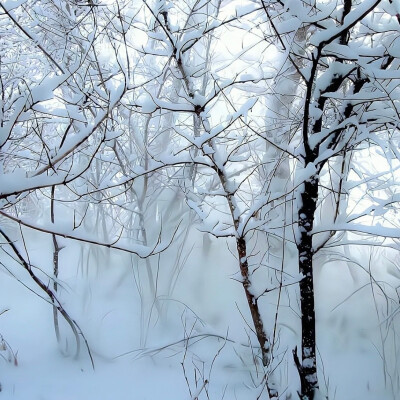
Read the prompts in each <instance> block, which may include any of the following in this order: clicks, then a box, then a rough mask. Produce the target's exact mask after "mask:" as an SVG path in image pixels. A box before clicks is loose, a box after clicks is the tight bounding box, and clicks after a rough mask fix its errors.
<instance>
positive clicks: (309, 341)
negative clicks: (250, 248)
mask: <svg viewBox="0 0 400 400" xmlns="http://www.w3.org/2000/svg"><path fill="white" fill-rule="evenodd" d="M318 184H319V180H318V178H317V177H316V176H313V177H311V178H310V179H309V180H307V181H306V182H304V184H303V190H301V192H300V196H301V202H302V203H301V206H300V207H299V211H298V216H299V236H300V238H299V239H300V240H299V242H298V244H297V249H298V252H299V272H300V273H301V274H302V275H303V279H302V280H301V281H300V304H301V326H302V332H301V338H302V343H301V359H302V363H301V364H300V362H299V361H298V359H297V355H296V354H294V356H295V360H296V365H297V369H298V371H299V375H300V382H301V395H300V398H301V399H303V400H312V399H313V398H314V391H315V389H316V388H318V378H317V363H316V350H315V349H316V341H315V307H314V277H313V260H312V259H313V248H312V234H311V231H312V229H313V225H314V215H315V211H316V209H317V198H318Z"/></svg>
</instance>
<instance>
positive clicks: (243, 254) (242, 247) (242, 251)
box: [236, 237, 270, 366]
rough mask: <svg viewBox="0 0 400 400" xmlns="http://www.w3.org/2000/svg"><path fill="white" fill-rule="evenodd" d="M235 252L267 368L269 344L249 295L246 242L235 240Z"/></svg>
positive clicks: (263, 360) (250, 294)
mask: <svg viewBox="0 0 400 400" xmlns="http://www.w3.org/2000/svg"><path fill="white" fill-rule="evenodd" d="M236 246H237V252H238V256H239V266H240V273H241V274H242V285H243V288H244V291H245V293H246V298H247V303H248V305H249V309H250V313H251V317H252V319H253V323H254V328H255V333H256V336H257V339H258V343H259V344H260V347H261V354H262V362H263V365H264V366H267V365H268V364H269V362H270V344H269V340H268V338H267V335H266V333H265V330H264V324H263V321H262V318H261V315H260V309H259V308H258V302H257V298H256V297H255V296H254V294H252V293H251V289H250V286H251V282H250V279H249V265H248V261H247V248H246V240H245V239H244V238H243V237H239V238H238V239H236Z"/></svg>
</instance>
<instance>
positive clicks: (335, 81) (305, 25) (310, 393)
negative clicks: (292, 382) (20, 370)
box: [0, 0, 400, 400]
mask: <svg viewBox="0 0 400 400" xmlns="http://www.w3.org/2000/svg"><path fill="white" fill-rule="evenodd" d="M399 12H400V10H399V9H398V5H397V4H395V3H394V2H392V0H385V1H384V0H364V1H361V0H360V1H356V0H343V1H338V2H326V1H316V0H303V1H301V0H297V1H293V0H290V1H289V0H282V1H269V0H257V1H256V0H255V1H249V2H247V3H245V4H244V5H243V4H239V3H238V4H236V2H234V1H233V2H230V1H222V0H193V1H192V0H191V1H181V0H176V1H175V0H173V1H165V0H154V1H147V0H143V1H140V2H139V1H124V0H122V1H117V2H102V1H98V2H97V1H89V2H75V1H70V0H68V1H62V0H51V1H50V0H39V1H31V0H25V1H23V0H22V1H11V0H8V1H6V2H2V3H1V4H0V68H1V71H0V91H1V99H0V163H1V176H0V201H1V210H0V214H1V216H2V218H1V221H2V225H1V227H0V233H1V235H2V256H1V258H2V265H3V267H4V268H6V269H7V268H9V266H8V265H9V264H8V263H15V262H17V263H19V264H20V265H21V267H22V268H24V269H25V270H26V271H27V273H29V274H30V276H31V278H32V279H33V281H34V282H35V283H36V284H37V285H38V286H39V288H40V291H41V295H42V296H44V297H45V298H46V299H48V300H49V301H50V302H51V303H52V305H53V307H54V324H55V329H56V335H57V338H58V339H59V340H60V335H62V332H60V327H59V320H58V318H59V314H60V315H61V316H62V317H63V318H64V319H65V320H66V321H67V322H68V324H69V325H70V328H71V329H72V330H73V332H74V335H75V337H76V343H77V346H76V352H77V353H79V349H80V345H79V343H80V341H81V340H82V332H81V331H80V328H79V326H78V325H77V323H76V322H75V320H74V318H73V317H72V316H70V315H69V313H68V309H66V308H64V307H63V306H62V304H61V302H60V301H59V300H58V296H59V292H60V290H62V289H60V287H59V284H58V276H59V273H60V270H59V266H60V262H59V260H60V258H61V257H63V252H62V250H63V248H64V246H65V245H66V243H68V241H69V240H72V241H79V242H81V243H82V244H84V243H89V244H92V245H96V246H98V247H97V248H98V249H104V252H103V255H104V256H106V255H107V254H108V253H107V252H108V249H117V250H120V251H123V252H126V253H130V254H132V263H133V265H134V268H136V272H135V273H136V274H141V275H143V278H142V281H143V282H144V279H145V280H146V281H145V284H143V285H142V288H141V289H140V290H141V291H142V295H143V298H144V299H147V300H146V301H144V303H143V312H142V328H143V329H144V326H146V322H145V319H146V315H147V314H148V313H149V312H150V310H152V312H154V310H153V306H154V309H155V310H156V313H157V315H158V316H160V317H161V316H162V314H163V307H164V305H163V304H162V302H160V298H159V296H158V291H159V290H160V288H159V287H158V285H157V277H156V276H155V273H156V272H155V271H156V268H160V269H161V270H162V269H163V262H164V263H165V264H168V274H167V273H165V277H166V278H165V282H164V289H163V290H164V292H165V295H166V296H168V295H171V294H172V292H173V289H174V285H175V283H176V280H177V276H178V274H179V271H180V269H181V268H182V267H183V266H184V264H185V263H187V262H190V251H189V252H185V251H184V249H185V248H186V247H185V246H186V243H187V238H188V236H189V233H190V231H191V230H193V229H194V228H193V227H194V226H195V229H198V230H200V231H202V232H204V233H205V234H204V235H205V238H206V239H205V241H210V240H211V241H213V242H214V241H220V242H223V241H224V240H228V241H229V243H230V250H231V251H232V252H233V253H234V254H235V257H236V259H237V265H233V266H232V273H234V272H235V271H239V273H238V275H237V280H238V281H239V283H240V284H241V285H242V286H243V295H244V296H245V297H246V299H247V304H248V311H249V314H248V316H247V317H246V318H247V322H248V324H249V325H250V326H251V327H252V329H253V332H254V338H255V339H256V341H257V343H258V346H259V362H260V364H262V365H263V367H264V369H265V377H266V378H265V385H266V388H267V392H268V396H269V397H270V398H284V397H280V396H284V395H283V394H282V391H284V387H285V383H284V382H283V381H282V378H281V375H280V374H279V372H278V371H279V365H280V364H281V362H282V360H283V358H286V360H287V362H291V363H292V364H293V365H295V366H296V369H297V372H298V378H299V387H298V394H299V397H300V398H301V399H303V400H312V399H313V398H314V396H315V393H316V391H317V390H318V388H319V386H320V383H319V380H318V365H319V364H318V360H317V351H316V345H317V342H316V316H315V304H314V303H315V292H314V278H313V275H314V269H315V268H314V264H315V262H316V261H315V260H316V258H317V257H319V256H320V258H321V259H323V260H325V262H328V261H329V260H331V259H334V258H335V257H337V256H338V255H340V256H341V257H342V258H343V259H346V257H349V255H348V251H349V249H350V248H351V246H352V245H358V244H363V245H365V244H367V245H369V246H387V247H391V248H394V249H397V248H398V238H399V237H400V234H399V233H398V232H399V231H398V226H397V221H396V216H397V212H398V204H399V203H398V201H399V194H398V186H397V181H398V175H397V170H398V168H399V150H398V146H399V131H398V127H399V122H400V121H399V114H398V107H399V98H400V97H399V88H398V85H399V78H400V73H399V66H400V59H399V57H400V52H399V46H400V39H399V32H400V17H399ZM16 227H17V229H16ZM25 228H30V229H33V230H36V231H40V232H42V233H46V234H48V235H49V237H51V240H52V246H53V249H52V251H53V261H52V263H53V264H52V271H51V274H50V275H46V274H43V273H41V272H40V271H38V270H37V269H36V267H37V266H34V265H32V264H31V262H30V259H29V252H28V251H27V247H26V244H25V241H24V235H23V229H25ZM91 249H92V250H91V251H95V250H93V249H95V247H93V246H92V247H91ZM221 249H222V247H221ZM98 251H101V250H98ZM204 251H206V246H205V247H204ZM221 251H225V250H221ZM168 252H169V253H168ZM171 257H173V261H172V262H171ZM167 259H168V260H169V261H167ZM294 259H295V260H297V261H296V262H293V260H294ZM89 260H90V258H89ZM160 260H161V261H160ZM288 260H290V262H288ZM348 261H349V259H348ZM165 268H167V267H165ZM215 268H218V265H215ZM366 269H367V268H366ZM371 279H372V278H371ZM284 299H292V300H293V302H294V304H295V303H298V304H299V310H297V311H298V313H299V315H300V321H299V325H298V326H299V338H300V340H299V341H298V343H297V342H296V343H295V342H293V341H292V342H290V341H287V340H285V339H284V334H283V333H281V332H280V331H279V329H278V326H279V321H280V318H281V312H282V311H281V304H282V302H284V301H286V300H284ZM270 304H274V306H273V307H271V306H270ZM146 307H147V308H146ZM85 340H86V339H85ZM144 342H145V333H144V334H143V343H144ZM86 345H87V343H86Z"/></svg>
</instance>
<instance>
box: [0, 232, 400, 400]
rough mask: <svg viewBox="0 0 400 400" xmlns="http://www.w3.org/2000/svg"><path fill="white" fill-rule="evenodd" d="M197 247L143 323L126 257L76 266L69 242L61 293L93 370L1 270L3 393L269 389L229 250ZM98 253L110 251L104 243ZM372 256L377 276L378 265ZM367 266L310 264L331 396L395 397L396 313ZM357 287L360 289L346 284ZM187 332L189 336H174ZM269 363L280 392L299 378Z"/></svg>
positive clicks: (172, 398)
mask: <svg viewBox="0 0 400 400" xmlns="http://www.w3.org/2000/svg"><path fill="white" fill-rule="evenodd" d="M39 239H40V240H39ZM47 245H48V242H46V239H44V238H42V237H38V240H37V241H36V249H33V248H32V249H31V251H30V256H31V258H32V259H33V260H35V262H36V263H37V262H38V261H40V260H41V261H42V265H43V266H45V267H46V265H47V267H50V265H51V263H49V262H48V260H51V257H50V256H49V257H47V255H46V252H45V250H46V246H47ZM200 247H201V246H197V249H195V250H194V251H193V252H192V254H191V257H190V259H189V261H188V262H187V264H186V266H185V268H183V270H182V272H181V275H180V277H179V280H178V283H177V285H176V288H175V292H174V294H173V296H171V298H169V299H167V298H166V297H165V298H163V297H162V296H161V297H160V298H161V299H162V301H161V303H162V305H161V307H162V310H163V313H162V318H158V317H154V318H152V317H150V320H149V318H148V315H149V314H146V315H145V316H144V317H142V323H141V311H140V310H141V309H140V296H139V295H138V290H137V286H136V283H135V279H134V275H133V273H132V267H131V266H130V262H129V260H130V258H129V257H128V256H126V255H120V254H118V255H117V254H114V255H111V256H110V257H109V258H108V266H106V265H104V263H103V265H101V262H98V263H97V264H96V265H94V264H93V263H92V264H91V265H90V266H89V269H88V270H87V271H86V272H85V273H83V272H82V264H81V263H80V262H79V259H80V257H81V253H80V250H79V249H80V248H79V246H78V245H76V244H74V245H69V247H68V249H67V250H65V254H64V255H63V257H64V258H63V261H62V265H61V269H62V271H64V272H63V273H62V274H61V275H60V282H61V283H62V284H63V290H62V291H61V292H60V298H61V299H62V301H63V304H64V306H65V307H66V309H68V311H69V313H70V314H71V315H72V316H73V317H74V319H76V321H77V322H78V324H79V325H80V327H81V328H82V331H83V332H84V334H85V336H86V338H87V340H88V343H89V346H90V348H91V351H92V355H93V358H94V363H95V370H94V371H93V369H92V367H91V363H90V359H89V356H88V353H87V351H86V350H85V347H84V346H82V350H81V354H80V356H79V358H78V359H74V358H73V357H72V355H73V353H74V341H73V337H72V336H71V335H70V333H69V329H68V327H67V326H66V325H65V324H64V323H61V332H62V337H63V339H62V341H63V343H62V345H61V348H62V350H63V352H64V353H68V355H62V354H61V352H60V350H59V347H58V345H57V341H56V338H55V334H54V327H53V320H52V318H53V316H52V308H51V305H50V304H49V303H47V302H46V301H45V300H43V299H42V298H40V297H38V296H37V295H36V294H34V293H33V292H32V291H29V290H28V289H27V288H26V287H25V286H24V285H23V284H26V285H28V286H29V287H30V288H32V289H34V290H35V291H36V292H38V290H37V289H36V288H35V287H34V286H33V285H32V284H31V283H30V279H29V277H28V276H27V274H26V273H25V272H23V271H21V267H17V266H16V265H14V266H13V267H12V269H11V270H12V272H13V273H14V274H16V275H17V277H18V279H19V280H20V281H21V282H18V280H17V279H16V278H15V277H12V276H11V275H10V274H9V273H8V272H6V271H5V270H4V269H3V270H1V272H0V274H1V279H0V296H1V297H0V304H1V306H2V309H8V311H7V312H5V313H3V314H2V315H1V316H0V322H1V323H0V333H1V335H2V336H3V338H4V339H5V340H6V341H7V343H8V344H9V346H10V347H11V349H12V350H13V352H14V353H15V354H16V360H17V364H18V365H14V364H15V363H13V362H11V363H8V362H7V361H6V359H7V351H6V350H3V351H2V352H1V353H0V354H2V355H4V357H5V359H0V362H1V364H0V365H1V376H0V380H1V384H2V389H3V390H2V392H1V394H0V396H1V398H4V399H18V400H27V399H32V400H33V399H38V400H80V399H82V400H83V399H85V400H86V399H88V400H91V399H93V400H94V399H96V400H99V399H100V400H109V399H110V400H111V399H121V400H125V399H138V400H145V399H149V400H151V399H159V398H162V399H164V400H181V399H194V398H196V396H197V395H199V399H207V398H209V399H211V400H217V399H223V398H225V399H243V400H244V399H256V398H258V397H257V396H259V395H260V394H261V397H260V398H261V399H267V398H268V396H267V393H266V391H265V390H264V389H263V386H262V384H261V382H262V377H263V372H262V368H261V367H260V365H255V363H254V362H253V352H255V351H256V350H254V349H253V350H252V348H251V346H250V345H249V344H250V343H249V335H250V337H251V333H250V329H249V328H248V326H247V325H246V323H245V322H244V320H243V317H242V315H241V313H242V314H243V316H244V317H247V315H248V314H247V310H246V305H245V302H244V298H243V297H244V295H243V293H242V288H241V286H240V284H238V283H237V282H236V281H235V280H233V279H230V277H231V276H232V274H233V273H234V272H235V263H234V262H235V260H234V259H233V257H232V256H230V255H229V253H228V255H227V252H226V246H225V244H224V246H220V245H219V243H213V244H212V245H211V250H210V253H209V254H208V256H201V248H200ZM67 251H68V252H69V253H68V254H69V255H68V257H66V252H67ZM48 254H51V253H48ZM44 255H46V257H45V258H48V260H47V262H46V261H45V258H44ZM97 257H98V260H103V261H104V260H106V259H107V257H106V256H105V253H101V256H100V255H99V254H98V255H97ZM93 260H94V259H93ZM93 260H92V261H93ZM379 267H380V270H381V271H382V273H381V276H380V277H379V278H380V279H382V278H383V277H384V276H386V275H385V273H384V268H383V267H384V266H383V267H382V266H379ZM364 275H365V276H364ZM366 276H367V274H365V273H364V272H363V271H361V272H360V271H358V270H356V271H355V272H354V271H353V274H351V273H350V272H349V268H348V267H347V266H346V265H345V264H344V263H340V262H332V263H325V264H324V265H323V267H320V269H319V270H318V273H317V294H316V295H317V305H318V306H317V315H318V321H319V324H318V344H319V353H320V361H321V364H320V365H321V368H320V384H321V387H322V388H323V390H324V392H326V391H327V393H328V395H329V399H336V400H359V399H363V400H377V399H380V400H386V399H387V400H389V399H397V398H398V397H397V390H398V388H399V385H398V381H397V379H398V377H397V375H396V361H395V352H396V351H397V350H398V349H397V347H396V345H395V338H396V334H395V332H394V324H393V323H390V324H388V325H386V324H385V322H382V318H381V317H382V315H383V314H382V313H384V312H385V307H389V309H390V310H392V311H395V308H393V304H392V303H390V302H389V303H386V300H385V298H384V297H383V296H382V295H381V294H380V293H377V292H375V293H374V295H375V297H376V301H375V302H374V299H373V296H372V292H371V287H370V285H368V279H366ZM143 279H144V278H143ZM161 279H164V278H162V274H161V273H160V280H161ZM393 280H394V278H393V277H392V281H393ZM143 282H144V281H143ZM383 285H384V284H382V286H383ZM357 288H361V289H360V290H358V291H357V292H355V290H356V289H357ZM160 290H161V289H160ZM354 292H355V293H354ZM352 293H354V294H353V295H352V296H351V297H350V298H347V297H348V296H349V295H351V294H352ZM388 293H389V291H388ZM346 299H347V300H346ZM343 300H346V301H345V302H344V303H343V304H340V303H341V302H342V301H343ZM376 305H377V306H376ZM335 307H336V308H335ZM150 309H151V307H150ZM239 310H240V312H239ZM386 312H387V310H386ZM377 313H378V314H377ZM388 314H390V312H389V313H388ZM152 315H156V312H155V310H154V309H153V311H152ZM377 315H378V316H379V319H380V321H381V323H380V324H379V323H378V317H377ZM143 321H144V324H143ZM292 322H293V325H292V326H287V324H289V325H290V324H292ZM292 322H291V320H290V318H289V319H287V321H286V322H282V323H281V327H280V328H281V332H282V340H286V339H285V338H288V337H290V335H291V337H292V339H293V338H296V333H295V332H294V331H295V329H296V320H295V318H294V317H292ZM390 322H393V321H392V320H390ZM143 326H145V328H143ZM144 332H145V333H144ZM285 332H286V333H285ZM188 336H192V337H194V338H193V339H192V340H190V341H189V342H188V341H186V340H182V339H185V338H187V337H188ZM217 336H221V337H220V338H218V337H217ZM223 337H226V338H227V340H224V339H223ZM251 340H252V345H255V343H256V342H255V340H254V338H251ZM382 343H385V346H383V347H382ZM288 346H291V344H289V345H288ZM280 348H284V346H283V345H281V346H280ZM288 352H291V348H290V347H289V350H288ZM393 356H394V357H393ZM385 368H386V374H385V373H384V372H385ZM277 371H279V373H278V375H279V376H280V377H282V378H281V379H282V381H286V382H287V383H286V384H287V390H286V392H284V393H282V397H281V398H282V399H285V398H286V397H285V395H286V394H289V393H290V392H292V393H293V394H294V393H295V390H296V387H297V385H298V382H297V376H296V372H295V369H294V365H293V362H292V359H291V357H286V358H284V361H283V362H282V364H281V365H280V366H279V367H278V370H277ZM390 375H392V381H391V379H390ZM385 379H386V384H385ZM205 382H207V383H205ZM295 397H296V396H294V398H295ZM292 398H293V397H292Z"/></svg>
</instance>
